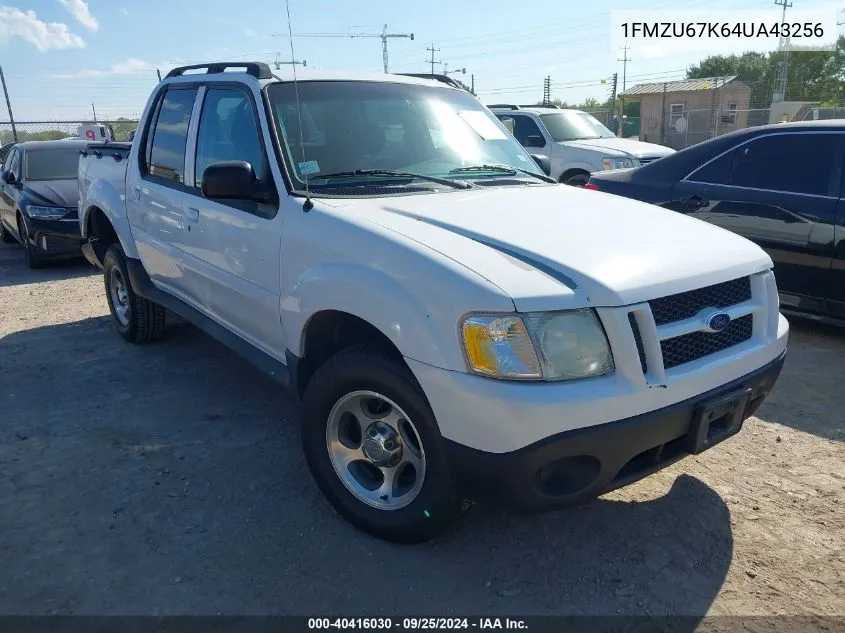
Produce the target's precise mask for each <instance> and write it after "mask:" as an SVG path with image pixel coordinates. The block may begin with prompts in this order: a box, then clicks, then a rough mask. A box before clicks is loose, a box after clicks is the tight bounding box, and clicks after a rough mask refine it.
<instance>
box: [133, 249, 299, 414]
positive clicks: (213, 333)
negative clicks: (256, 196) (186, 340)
mask: <svg viewBox="0 0 845 633" xmlns="http://www.w3.org/2000/svg"><path fill="white" fill-rule="evenodd" d="M126 270H127V272H128V273H129V282H130V283H131V284H132V290H133V291H134V292H135V294H136V295H139V296H141V297H143V298H145V299H149V300H150V301H153V302H155V303H157V304H159V305H161V306H164V307H165V308H167V309H168V310H170V311H171V312H173V313H175V314H178V315H179V316H180V317H182V318H183V319H185V320H186V321H188V322H190V323H192V324H193V325H194V326H196V327H198V328H199V329H200V330H202V331H203V332H205V333H206V334H208V335H209V336H210V337H212V338H213V339H216V340H217V341H219V342H220V343H222V344H223V345H225V346H226V347H228V348H229V349H231V350H232V351H233V352H235V353H236V354H238V355H240V356H242V357H243V358H245V359H246V360H248V361H249V362H251V363H252V364H253V365H255V366H256V367H257V368H258V369H260V370H261V371H262V372H264V373H265V374H267V375H268V376H270V377H271V378H273V380H275V381H276V382H278V383H279V384H281V385H283V386H284V387H285V388H286V389H288V391H290V393H291V395H293V396H294V397H295V398H297V399H299V390H298V388H297V387H298V385H297V381H296V380H295V375H296V371H295V370H296V368H297V367H298V366H299V362H300V359H299V358H298V357H297V356H296V355H294V354H293V353H292V352H291V351H290V350H286V352H285V356H286V359H287V361H288V365H285V363H282V362H280V361H278V360H276V359H275V358H273V357H272V356H270V355H269V354H267V353H265V352H263V351H261V350H260V349H258V348H256V347H255V346H254V345H252V344H250V343H248V342H247V341H245V340H244V339H242V338H241V337H240V336H238V335H237V334H234V333H232V332H230V331H229V330H227V329H226V328H225V327H223V326H222V325H220V324H219V323H217V321H215V320H213V319H211V318H209V317H207V316H206V315H204V314H203V313H202V312H200V311H199V310H197V309H196V308H194V307H193V306H190V305H188V304H187V303H185V302H184V301H182V300H181V299H179V298H177V297H174V296H173V295H171V294H169V293H167V292H164V291H163V290H159V289H158V288H156V287H155V285H153V282H152V280H151V279H150V277H149V275H147V271H146V270H144V265H143V264H142V263H141V261H140V260H138V259H133V258H131V257H127V258H126ZM291 370H293V371H291Z"/></svg>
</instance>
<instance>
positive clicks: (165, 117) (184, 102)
mask: <svg viewBox="0 0 845 633" xmlns="http://www.w3.org/2000/svg"><path fill="white" fill-rule="evenodd" d="M196 96H197V89H196V88H172V89H169V90H168V91H167V92H166V93H165V95H164V98H163V99H162V101H161V108H160V109H159V113H158V119H156V122H155V127H154V129H152V130H151V131H150V138H151V141H148V142H149V143H151V149H150V152H149V160H148V162H147V165H146V172H147V173H148V174H149V175H150V176H157V177H159V178H164V179H165V180H172V181H174V182H178V183H183V182H184V181H185V149H186V147H187V145H188V124H189V123H190V122H191V111H192V110H193V107H194V100H195V99H196Z"/></svg>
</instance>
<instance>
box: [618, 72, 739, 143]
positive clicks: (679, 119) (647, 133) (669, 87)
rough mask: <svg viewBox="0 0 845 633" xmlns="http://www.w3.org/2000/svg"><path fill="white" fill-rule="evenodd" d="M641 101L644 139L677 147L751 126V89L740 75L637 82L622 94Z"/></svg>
mask: <svg viewBox="0 0 845 633" xmlns="http://www.w3.org/2000/svg"><path fill="white" fill-rule="evenodd" d="M619 96H620V97H621V98H622V99H624V100H625V101H639V102H640V117H641V118H640V136H639V138H640V140H641V141H647V142H649V143H658V144H660V145H667V146H669V147H673V148H675V149H682V148H684V147H689V146H690V145H694V144H695V143H699V142H701V141H704V140H706V139H709V138H713V137H714V136H717V135H719V134H725V133H727V132H732V131H734V130H739V129H742V128H745V127H748V114H749V104H750V101H751V89H750V88H749V87H748V86H747V85H745V84H744V83H742V82H741V81H738V80H737V78H736V76H727V77H708V78H705V79H688V80H684V81H668V82H662V81H659V82H653V83H645V84H637V85H636V86H634V87H632V88H629V89H628V90H625V91H624V92H622V93H621V94H620V95H619Z"/></svg>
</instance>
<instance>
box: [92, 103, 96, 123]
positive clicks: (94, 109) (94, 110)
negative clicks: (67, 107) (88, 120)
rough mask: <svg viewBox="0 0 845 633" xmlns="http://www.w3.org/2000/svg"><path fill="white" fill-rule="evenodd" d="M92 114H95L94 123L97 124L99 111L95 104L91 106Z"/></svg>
mask: <svg viewBox="0 0 845 633" xmlns="http://www.w3.org/2000/svg"><path fill="white" fill-rule="evenodd" d="M91 112H93V113H94V123H96V122H97V109H96V108H95V107H94V104H93V103H92V104H91Z"/></svg>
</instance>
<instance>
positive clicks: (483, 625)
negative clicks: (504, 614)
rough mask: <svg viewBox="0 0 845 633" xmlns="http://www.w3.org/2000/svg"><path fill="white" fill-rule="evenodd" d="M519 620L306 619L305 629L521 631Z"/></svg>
mask: <svg viewBox="0 0 845 633" xmlns="http://www.w3.org/2000/svg"><path fill="white" fill-rule="evenodd" d="M527 628H528V627H527V625H526V623H525V620H521V619H519V618H482V617H478V618H401V619H398V618H397V619H393V618H308V630H311V631H314V630H348V631H390V630H406V631H415V630H423V631H426V630H427V631H446V630H453V629H458V630H473V629H476V630H482V631H483V630H506V629H508V630H525V629H527Z"/></svg>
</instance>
